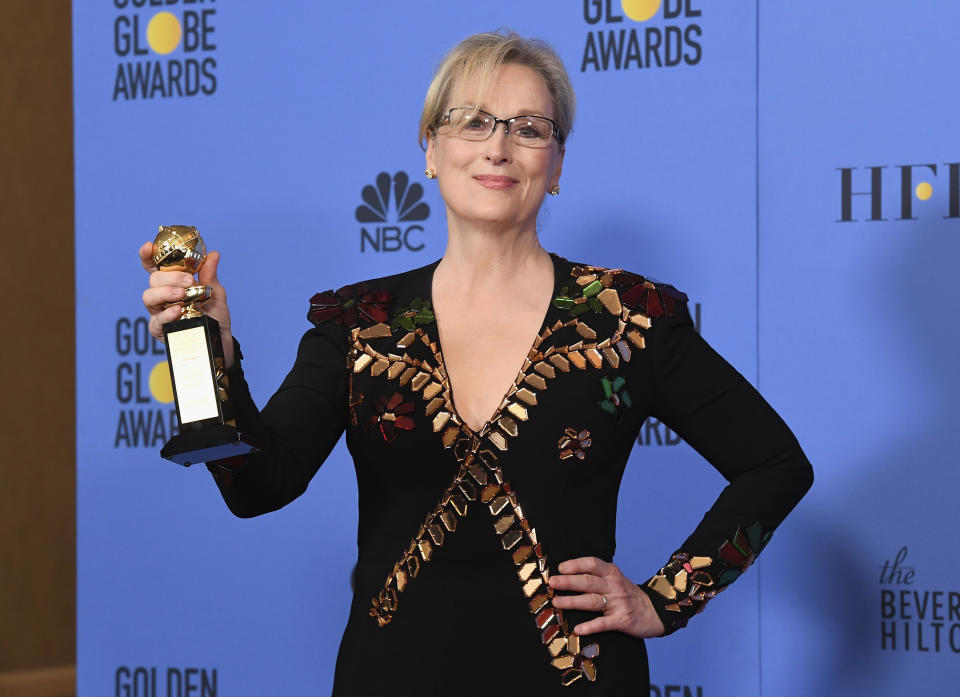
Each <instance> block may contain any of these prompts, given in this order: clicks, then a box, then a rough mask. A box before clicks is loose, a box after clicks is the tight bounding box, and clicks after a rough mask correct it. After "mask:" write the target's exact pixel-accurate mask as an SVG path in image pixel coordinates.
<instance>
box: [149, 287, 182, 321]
mask: <svg viewBox="0 0 960 697" xmlns="http://www.w3.org/2000/svg"><path fill="white" fill-rule="evenodd" d="M184 295H186V292H185V291H184V289H183V288H181V287H179V286H163V287H160V288H148V289H147V290H145V291H143V304H144V307H146V308H147V310H149V311H150V312H151V313H153V314H155V313H157V312H160V311H161V310H163V309H164V308H165V307H166V306H167V305H168V304H170V303H178V302H180V301H181V300H183V297H184Z"/></svg>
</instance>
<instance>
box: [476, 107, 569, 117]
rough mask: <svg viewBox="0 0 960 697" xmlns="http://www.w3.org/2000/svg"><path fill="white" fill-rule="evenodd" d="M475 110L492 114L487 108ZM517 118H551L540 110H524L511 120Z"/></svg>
mask: <svg viewBox="0 0 960 697" xmlns="http://www.w3.org/2000/svg"><path fill="white" fill-rule="evenodd" d="M474 108H476V109H479V110H480V111H485V112H487V113H488V114H489V113H490V110H489V109H487V107H485V106H478V107H474ZM517 116H542V117H543V118H545V119H549V118H550V117H549V116H547V115H546V114H544V113H543V112H542V111H540V110H538V109H523V110H521V111H518V112H517V113H516V114H515V115H514V116H511V117H510V118H511V119H513V118H516V117H517Z"/></svg>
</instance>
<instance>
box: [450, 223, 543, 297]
mask: <svg viewBox="0 0 960 697" xmlns="http://www.w3.org/2000/svg"><path fill="white" fill-rule="evenodd" d="M447 224H448V236H447V248H446V251H445V252H444V254H443V258H442V259H441V260H440V265H439V266H438V267H437V274H438V277H439V278H446V279H450V280H455V284H456V285H457V286H459V287H460V288H463V289H468V288H469V289H473V290H476V291H481V290H483V289H488V288H503V285H502V284H503V283H504V282H506V281H512V282H516V280H517V279H522V278H536V277H537V276H539V275H542V274H543V273H544V272H545V270H546V269H547V268H549V269H550V272H551V273H552V269H553V263H552V261H551V260H550V255H549V254H548V253H547V252H546V250H545V249H544V248H543V247H541V246H540V240H538V239H537V233H536V228H535V224H530V225H526V226H522V227H519V226H518V227H516V228H513V229H506V230H504V229H503V228H502V227H494V226H489V227H485V226H465V225H462V224H456V222H455V221H453V220H451V219H450V216H448V219H447Z"/></svg>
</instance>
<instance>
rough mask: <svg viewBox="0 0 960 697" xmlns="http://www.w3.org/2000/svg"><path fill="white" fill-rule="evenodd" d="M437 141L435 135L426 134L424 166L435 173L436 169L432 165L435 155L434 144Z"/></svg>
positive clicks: (433, 164)
mask: <svg viewBox="0 0 960 697" xmlns="http://www.w3.org/2000/svg"><path fill="white" fill-rule="evenodd" d="M436 141H437V137H436V135H434V134H433V133H427V150H426V153H425V159H426V166H427V169H432V170H433V171H434V172H436V171H437V168H436V166H435V163H434V155H435V154H436V153H435V143H436Z"/></svg>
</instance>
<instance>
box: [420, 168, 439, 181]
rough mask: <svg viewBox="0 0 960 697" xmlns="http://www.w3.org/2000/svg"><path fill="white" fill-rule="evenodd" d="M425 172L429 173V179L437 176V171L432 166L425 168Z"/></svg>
mask: <svg viewBox="0 0 960 697" xmlns="http://www.w3.org/2000/svg"><path fill="white" fill-rule="evenodd" d="M423 173H424V174H426V175H427V179H436V178H437V173H436V172H434V171H433V170H432V169H431V168H430V167H427V168H426V169H425V170H423Z"/></svg>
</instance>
